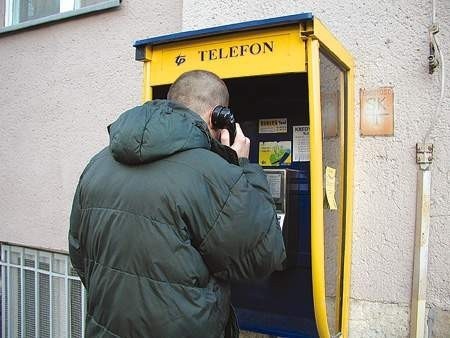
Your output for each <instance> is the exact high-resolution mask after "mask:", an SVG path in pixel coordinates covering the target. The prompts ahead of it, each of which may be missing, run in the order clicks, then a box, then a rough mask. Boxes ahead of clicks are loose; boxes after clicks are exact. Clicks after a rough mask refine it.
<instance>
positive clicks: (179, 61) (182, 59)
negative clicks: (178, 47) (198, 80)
mask: <svg viewBox="0 0 450 338" xmlns="http://www.w3.org/2000/svg"><path fill="white" fill-rule="evenodd" d="M185 62H186V55H181V54H179V55H178V56H177V57H176V58H175V63H176V64H177V66H179V65H181V64H182V63H185Z"/></svg>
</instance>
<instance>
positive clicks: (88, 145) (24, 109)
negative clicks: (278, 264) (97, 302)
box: [0, 0, 182, 250]
mask: <svg viewBox="0 0 450 338" xmlns="http://www.w3.org/2000/svg"><path fill="white" fill-rule="evenodd" d="M181 6H182V3H181V1H173V0H170V1H169V0H163V1H158V2H154V1H153V2H150V1H145V0H136V1H123V2H122V4H121V6H120V7H119V8H117V9H113V10H108V11H104V12H101V13H98V14H92V15H87V16H82V17H77V18H74V19H70V20H66V21H64V22H58V23H56V24H51V25H46V26H40V27H36V28H34V29H29V30H24V31H17V32H15V33H13V34H8V35H0V60H1V62H0V77H1V79H2V81H0V116H1V124H0V139H1V142H0V163H1V171H0V195H1V196H2V197H1V204H0V241H3V242H12V243H18V244H23V245H26V246H36V247H42V248H48V249H52V250H67V230H68V224H69V214H70V208H71V204H72V198H73V193H74V191H75V187H76V184H77V182H78V178H79V176H80V174H81V172H82V170H83V168H84V167H85V165H86V164H87V162H88V161H89V159H90V157H91V156H93V155H94V154H95V153H96V152H97V151H99V150H100V149H102V148H103V147H104V146H106V145H107V144H108V142H109V140H108V134H107V132H106V126H107V125H108V124H109V123H111V122H113V121H114V120H115V119H116V118H117V117H118V114H119V113H121V112H122V111H124V110H126V109H128V108H131V107H133V106H135V105H138V104H140V102H141V93H142V88H141V84H142V63H140V62H137V61H134V53H135V49H134V48H133V47H132V44H133V41H134V40H136V39H141V38H145V37H148V36H151V35H160V34H166V33H171V32H174V31H179V30H180V29H181Z"/></svg>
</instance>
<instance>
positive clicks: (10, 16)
mask: <svg viewBox="0 0 450 338" xmlns="http://www.w3.org/2000/svg"><path fill="white" fill-rule="evenodd" d="M19 1H20V0H5V27H0V34H1V33H6V32H11V31H15V30H19V29H24V28H28V27H31V26H36V25H40V24H43V23H48V22H53V21H58V20H63V19H67V18H71V17H74V16H78V15H82V14H86V13H91V12H96V11H101V10H104V9H108V8H112V7H117V6H120V3H121V0H105V1H103V2H102V3H98V4H94V5H91V6H86V7H82V8H81V7H80V2H81V1H80V0H60V1H59V8H60V12H59V13H57V14H53V15H49V16H45V17H42V18H38V19H34V20H29V21H25V22H18V21H19V8H20V7H19V6H17V4H18V2H19ZM70 8H73V9H70Z"/></svg>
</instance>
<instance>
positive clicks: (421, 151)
mask: <svg viewBox="0 0 450 338" xmlns="http://www.w3.org/2000/svg"><path fill="white" fill-rule="evenodd" d="M432 162H433V144H431V143H429V144H421V143H416V163H417V164H418V165H419V167H420V169H421V170H429V168H430V164H431V163H432Z"/></svg>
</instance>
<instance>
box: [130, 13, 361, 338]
mask: <svg viewBox="0 0 450 338" xmlns="http://www.w3.org/2000/svg"><path fill="white" fill-rule="evenodd" d="M267 37H270V38H271V39H272V40H273V41H276V43H277V46H278V47H279V48H280V49H281V51H280V52H279V53H276V54H275V53H267V54H264V55H259V57H258V58H253V59H252V60H251V62H249V61H246V60H250V58H251V56H252V55H251V54H261V46H263V47H266V48H270V47H271V46H270V45H264V41H266V39H267ZM249 41H250V42H252V43H255V41H256V43H258V44H259V46H260V47H255V48H254V49H253V50H250V49H249V48H251V45H250V44H249V43H250V42H249ZM244 42H245V44H244ZM230 44H231V47H230ZM242 46H246V47H242ZM134 47H136V60H138V61H142V62H143V101H144V102H146V101H149V100H151V99H152V97H153V93H152V88H153V87H154V86H158V85H166V84H170V83H173V82H174V81H175V79H176V78H177V77H178V76H179V75H181V74H182V73H184V72H186V71H189V70H194V69H205V70H209V71H212V72H214V73H216V74H217V75H218V76H220V77H221V78H223V79H227V78H237V77H248V76H255V75H268V74H283V73H293V72H302V73H307V78H308V98H309V121H310V185H311V188H310V189H311V269H312V289H313V295H312V296H313V302H314V314H315V320H316V326H317V331H318V334H319V336H320V337H324V338H328V337H331V336H330V330H329V327H328V321H327V308H326V302H325V259H324V252H325V247H324V216H323V199H324V192H323V189H324V182H323V164H322V155H323V154H322V115H321V101H320V62H319V49H320V51H321V52H322V53H325V55H327V56H328V57H329V58H330V59H331V60H333V62H334V63H335V64H336V65H337V66H338V67H339V68H340V69H341V70H342V74H341V77H340V82H341V88H343V93H341V97H342V98H343V102H342V104H341V112H340V118H339V121H340V125H339V126H338V127H339V130H340V132H341V138H340V143H341V144H340V145H341V147H340V149H341V150H340V160H341V161H340V163H341V165H342V167H341V172H342V174H341V175H340V178H339V187H340V189H341V190H340V196H341V198H340V200H339V203H340V206H341V207H340V210H339V215H338V217H339V226H338V231H339V234H338V243H337V248H338V251H337V252H338V256H339V257H337V262H338V267H337V274H338V276H337V283H336V302H335V304H336V318H335V321H336V327H337V329H338V332H340V333H341V334H342V337H347V336H348V318H349V298H350V269H351V243H352V236H351V235H352V205H353V187H352V184H353V147H354V117H353V112H354V62H353V58H352V56H351V55H350V53H349V52H348V51H347V50H346V49H345V48H344V47H343V45H342V44H341V43H340V42H339V41H338V40H337V39H336V38H335V37H334V36H333V35H332V34H331V32H330V31H329V30H328V29H327V28H326V27H325V26H324V25H323V24H322V23H321V22H320V21H319V20H318V19H317V18H316V17H314V16H313V15H312V13H301V14H296V15H290V16H284V17H278V18H272V19H265V20H256V21H249V22H243V23H238V24H231V25H225V26H219V27H213V28H206V29H200V30H196V31H188V32H180V33H175V34H170V35H164V36H160V37H154V38H148V39H144V40H138V41H136V42H135V43H134ZM213 47H214V48H213ZM222 47H223V48H222ZM235 47H236V48H235ZM202 48H203V49H202ZM211 50H213V52H211ZM181 51H182V52H181ZM257 51H258V53H256V52H257ZM233 56H240V57H233ZM205 59H208V60H209V61H214V62H204V61H205Z"/></svg>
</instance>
